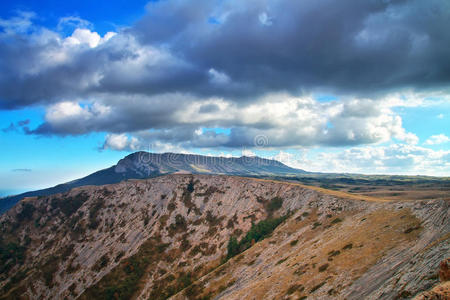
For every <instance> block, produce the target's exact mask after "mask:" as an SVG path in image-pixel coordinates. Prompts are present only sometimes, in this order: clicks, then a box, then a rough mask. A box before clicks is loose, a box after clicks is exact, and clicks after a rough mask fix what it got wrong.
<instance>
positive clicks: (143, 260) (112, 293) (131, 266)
mask: <svg viewBox="0 0 450 300" xmlns="http://www.w3.org/2000/svg"><path fill="white" fill-rule="evenodd" d="M160 245H161V243H160V239H159V238H150V239H148V240H147V241H145V242H144V244H142V246H141V247H140V248H139V251H138V252H137V253H136V254H134V255H132V256H131V257H129V258H126V259H123V260H122V261H121V262H120V264H119V265H118V266H117V267H115V268H114V269H113V270H111V272H109V273H108V274H107V275H106V276H104V277H103V278H102V279H101V280H100V281H99V282H98V283H97V284H95V285H94V286H92V287H90V288H89V289H87V290H86V291H85V293H84V294H83V295H82V296H81V298H80V299H131V298H132V296H133V295H134V293H136V292H137V291H138V289H139V288H138V287H139V282H140V279H141V278H142V276H143V275H144V274H145V272H146V270H147V268H148V267H149V266H150V264H152V263H153V262H155V261H157V260H156V258H157V256H159V257H161V254H160V253H161V252H160V251H158V250H159V248H160V247H159V246H160ZM162 245H164V246H165V244H162ZM166 247H167V246H165V247H161V248H163V249H165V248H166ZM102 258H103V257H102ZM102 258H101V259H100V260H99V264H100V265H102V262H103V261H106V260H108V258H107V257H105V258H104V259H102Z"/></svg>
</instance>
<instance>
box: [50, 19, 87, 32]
mask: <svg viewBox="0 0 450 300" xmlns="http://www.w3.org/2000/svg"><path fill="white" fill-rule="evenodd" d="M92 27H93V25H92V23H91V22H89V21H87V20H84V19H82V18H80V17H77V16H68V17H63V18H60V19H59V21H58V26H57V27H56V28H57V29H58V31H63V30H64V29H66V28H69V29H72V30H73V29H74V28H88V29H92Z"/></svg>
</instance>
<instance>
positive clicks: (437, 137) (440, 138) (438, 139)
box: [425, 133, 450, 145]
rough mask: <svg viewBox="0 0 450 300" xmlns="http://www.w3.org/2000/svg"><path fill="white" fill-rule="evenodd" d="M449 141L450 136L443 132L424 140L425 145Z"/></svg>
mask: <svg viewBox="0 0 450 300" xmlns="http://www.w3.org/2000/svg"><path fill="white" fill-rule="evenodd" d="M448 142H450V138H449V137H448V136H446V135H445V134H442V133H441V134H437V135H432V136H430V138H429V139H428V140H426V141H425V145H439V144H444V143H448Z"/></svg>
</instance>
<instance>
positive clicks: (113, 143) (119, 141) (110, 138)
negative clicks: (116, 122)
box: [102, 133, 139, 151]
mask: <svg viewBox="0 0 450 300" xmlns="http://www.w3.org/2000/svg"><path fill="white" fill-rule="evenodd" d="M102 149H111V150H118V151H122V150H127V151H136V150H138V149H139V144H138V140H137V139H136V138H134V137H128V136H127V135H126V134H123V133H122V134H108V135H106V138H105V143H104V144H103V147H102Z"/></svg>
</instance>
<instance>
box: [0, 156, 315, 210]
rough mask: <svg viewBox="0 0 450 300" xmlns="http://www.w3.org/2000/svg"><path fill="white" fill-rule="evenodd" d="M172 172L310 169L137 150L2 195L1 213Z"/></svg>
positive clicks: (294, 171)
mask: <svg viewBox="0 0 450 300" xmlns="http://www.w3.org/2000/svg"><path fill="white" fill-rule="evenodd" d="M172 173H190V174H228V175H242V176H248V175H289V174H305V173H307V172H305V171H303V170H299V169H294V168H291V167H288V166H286V165H284V164H282V163H281V162H279V161H276V160H271V159H264V158H260V157H257V156H252V157H248V156H242V157H215V156H203V155H192V154H179V153H162V154H159V153H150V152H144V151H140V152H136V153H133V154H130V155H128V156H126V157H124V158H123V159H121V160H119V162H118V163H117V164H116V165H114V166H112V167H110V168H107V169H104V170H100V171H97V172H94V173H92V174H90V175H88V176H86V177H83V178H80V179H76V180H73V181H70V182H66V183H63V184H59V185H57V186H54V187H51V188H47V189H42V190H37V191H30V192H26V193H23V194H20V195H14V196H9V197H5V198H3V199H1V198H0V214H1V213H3V212H5V211H7V210H8V209H10V208H11V207H13V206H14V204H16V203H17V202H18V201H19V200H21V199H23V198H25V197H33V196H46V195H52V194H56V193H63V192H66V191H69V190H70V189H72V188H74V187H79V186H85V185H103V184H112V183H118V182H121V181H123V180H127V179H143V178H150V177H156V176H160V175H164V174H172Z"/></svg>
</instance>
